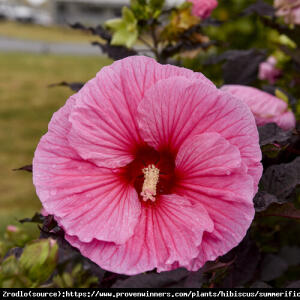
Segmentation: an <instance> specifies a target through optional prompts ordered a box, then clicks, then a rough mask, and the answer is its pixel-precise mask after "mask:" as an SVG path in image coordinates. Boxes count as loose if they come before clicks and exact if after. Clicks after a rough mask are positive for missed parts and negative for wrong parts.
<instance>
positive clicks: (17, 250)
mask: <svg viewBox="0 0 300 300" xmlns="http://www.w3.org/2000/svg"><path fill="white" fill-rule="evenodd" d="M22 253H23V248H20V247H15V248H12V249H9V250H8V252H7V253H6V255H5V256H4V258H3V260H5V259H6V258H7V257H9V256H11V255H14V256H15V257H16V258H19V257H20V256H21V255H22Z"/></svg>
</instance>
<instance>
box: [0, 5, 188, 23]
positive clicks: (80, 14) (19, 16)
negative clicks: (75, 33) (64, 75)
mask: <svg viewBox="0 0 300 300" xmlns="http://www.w3.org/2000/svg"><path fill="white" fill-rule="evenodd" d="M184 1H185V0H166V3H167V5H168V6H171V5H176V4H178V3H181V2H184ZM129 4H130V0H0V17H1V12H2V15H4V16H5V17H6V18H8V19H12V20H19V21H20V20H23V21H29V22H30V21H32V22H35V23H39V24H43V25H48V24H51V23H52V24H58V25H65V24H72V23H75V22H80V23H82V24H85V25H98V24H102V23H103V22H105V21H106V20H108V19H112V18H116V17H120V16H121V10H122V7H123V6H125V5H129Z"/></svg>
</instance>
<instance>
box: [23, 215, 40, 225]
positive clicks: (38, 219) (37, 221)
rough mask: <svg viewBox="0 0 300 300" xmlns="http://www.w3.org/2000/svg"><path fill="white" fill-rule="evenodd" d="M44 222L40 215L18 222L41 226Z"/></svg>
mask: <svg viewBox="0 0 300 300" xmlns="http://www.w3.org/2000/svg"><path fill="white" fill-rule="evenodd" d="M44 221H45V217H44V216H43V215H41V214H40V213H36V214H35V215H34V216H33V217H32V218H25V219H22V220H19V222H20V223H39V224H43V222H44Z"/></svg>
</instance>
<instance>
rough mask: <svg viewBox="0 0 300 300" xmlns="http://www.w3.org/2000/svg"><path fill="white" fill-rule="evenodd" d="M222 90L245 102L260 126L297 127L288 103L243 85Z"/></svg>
mask: <svg viewBox="0 0 300 300" xmlns="http://www.w3.org/2000/svg"><path fill="white" fill-rule="evenodd" d="M221 90H223V91H226V92H228V93H230V94H232V95H234V96H236V97H237V98H239V99H241V100H243V101H244V102H245V103H246V104H247V105H248V106H249V108H250V109H251V111H252V113H253V115H254V117H255V120H256V124H257V125H258V126H261V125H264V124H267V123H276V124H277V125H278V126H279V127H281V128H282V129H284V130H289V129H292V128H294V127H295V125H296V119H295V116H294V114H293V113H292V112H291V111H289V110H288V105H287V103H286V102H284V101H283V100H281V99H279V98H277V97H275V96H272V95H270V94H268V93H265V92H263V91H260V90H258V89H256V88H253V87H249V86H242V85H225V86H223V87H222V88H221Z"/></svg>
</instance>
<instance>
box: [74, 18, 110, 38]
mask: <svg viewBox="0 0 300 300" xmlns="http://www.w3.org/2000/svg"><path fill="white" fill-rule="evenodd" d="M70 27H71V28H73V29H77V30H83V31H88V32H90V33H92V34H93V35H97V36H99V37H101V38H102V39H104V40H106V41H110V40H111V34H110V33H109V31H107V30H106V29H104V28H103V27H102V26H101V25H98V26H96V27H86V26H84V25H82V24H81V23H79V22H77V23H74V24H71V25H70Z"/></svg>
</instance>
